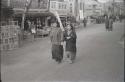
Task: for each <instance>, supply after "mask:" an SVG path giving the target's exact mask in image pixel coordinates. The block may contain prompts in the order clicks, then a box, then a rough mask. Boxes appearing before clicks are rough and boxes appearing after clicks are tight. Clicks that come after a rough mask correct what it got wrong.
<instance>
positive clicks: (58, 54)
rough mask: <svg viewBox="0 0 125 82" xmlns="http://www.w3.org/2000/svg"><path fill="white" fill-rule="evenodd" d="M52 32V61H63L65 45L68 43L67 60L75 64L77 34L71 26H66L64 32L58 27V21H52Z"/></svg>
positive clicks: (66, 47)
mask: <svg viewBox="0 0 125 82" xmlns="http://www.w3.org/2000/svg"><path fill="white" fill-rule="evenodd" d="M51 27H52V30H51V32H50V39H51V43H52V59H54V60H55V61H56V62H58V63H61V62H62V60H63V54H64V49H63V44H64V42H66V46H65V49H66V50H65V51H66V55H67V59H69V60H70V63H73V62H74V60H75V58H76V38H77V36H76V32H75V30H74V27H73V26H72V25H71V24H68V25H67V26H66V28H67V29H66V30H65V31H62V30H61V28H60V27H59V26H58V23H57V21H55V20H54V21H52V23H51Z"/></svg>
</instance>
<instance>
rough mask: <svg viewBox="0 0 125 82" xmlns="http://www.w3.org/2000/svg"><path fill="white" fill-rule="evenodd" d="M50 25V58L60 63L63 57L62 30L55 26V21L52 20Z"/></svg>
mask: <svg viewBox="0 0 125 82" xmlns="http://www.w3.org/2000/svg"><path fill="white" fill-rule="evenodd" d="M51 27H52V29H51V32H50V39H51V43H52V59H54V60H56V61H57V62H58V63H61V61H62V59H63V45H62V43H63V32H62V30H61V28H60V27H57V22H56V21H52V24H51Z"/></svg>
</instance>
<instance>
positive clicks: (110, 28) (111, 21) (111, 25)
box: [109, 16, 113, 31]
mask: <svg viewBox="0 0 125 82" xmlns="http://www.w3.org/2000/svg"><path fill="white" fill-rule="evenodd" d="M112 30H113V18H112V17H111V16H110V17H109V31H112Z"/></svg>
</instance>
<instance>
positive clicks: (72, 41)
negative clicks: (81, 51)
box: [64, 31, 77, 52]
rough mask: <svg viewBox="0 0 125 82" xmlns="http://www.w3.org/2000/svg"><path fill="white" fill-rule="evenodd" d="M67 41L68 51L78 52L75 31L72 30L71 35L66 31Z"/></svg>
mask: <svg viewBox="0 0 125 82" xmlns="http://www.w3.org/2000/svg"><path fill="white" fill-rule="evenodd" d="M64 37H65V41H66V51H71V52H76V50H77V49H76V39H77V35H76V32H75V31H72V32H71V33H70V34H69V35H68V33H67V31H66V32H65V35H64ZM66 37H71V38H70V39H67V38H66Z"/></svg>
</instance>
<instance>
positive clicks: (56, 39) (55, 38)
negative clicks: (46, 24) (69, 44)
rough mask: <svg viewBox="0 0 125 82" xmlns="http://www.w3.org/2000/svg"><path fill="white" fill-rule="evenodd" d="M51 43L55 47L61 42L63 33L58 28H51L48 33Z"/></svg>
mask: <svg viewBox="0 0 125 82" xmlns="http://www.w3.org/2000/svg"><path fill="white" fill-rule="evenodd" d="M50 39H51V43H52V44H55V45H61V42H62V41H63V32H62V30H61V29H60V28H56V27H52V29H51V32H50Z"/></svg>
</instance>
